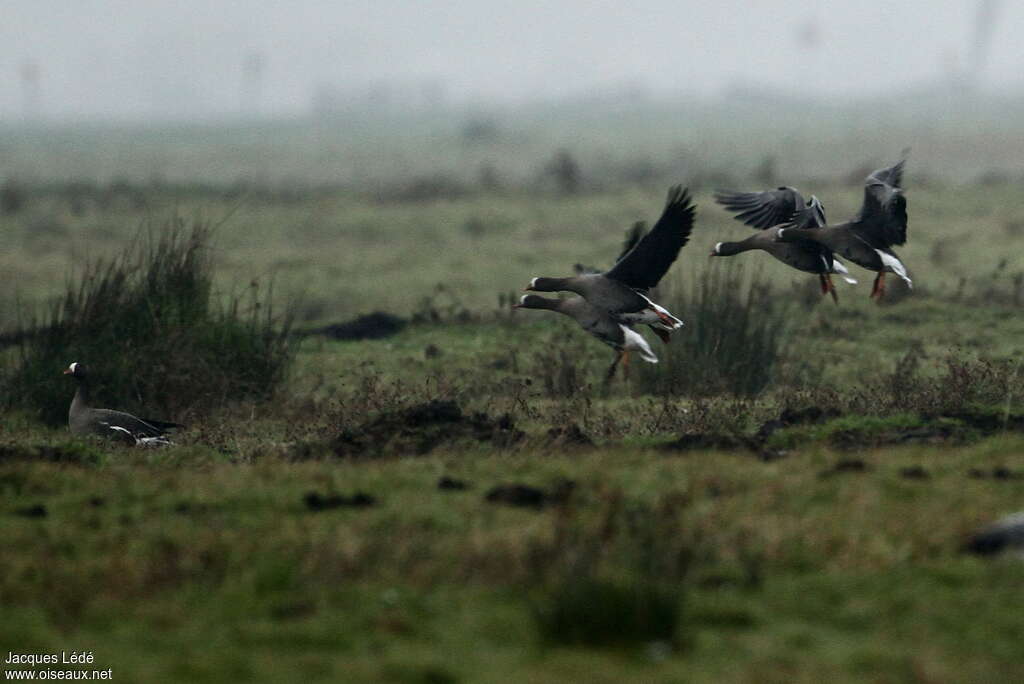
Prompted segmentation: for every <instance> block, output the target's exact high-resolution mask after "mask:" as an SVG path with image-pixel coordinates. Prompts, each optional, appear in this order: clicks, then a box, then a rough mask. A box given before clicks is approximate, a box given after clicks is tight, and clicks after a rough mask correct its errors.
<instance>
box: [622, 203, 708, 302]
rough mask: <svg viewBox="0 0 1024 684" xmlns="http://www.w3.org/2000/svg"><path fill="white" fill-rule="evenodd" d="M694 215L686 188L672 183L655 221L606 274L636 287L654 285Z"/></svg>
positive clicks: (689, 229) (685, 235)
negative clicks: (663, 206) (648, 230)
mask: <svg viewBox="0 0 1024 684" xmlns="http://www.w3.org/2000/svg"><path fill="white" fill-rule="evenodd" d="M694 215H695V208H694V206H693V202H692V201H691V199H690V193H689V191H687V190H686V189H685V188H683V187H682V186H680V185H676V186H673V187H672V188H671V189H669V191H668V201H667V202H666V204H665V210H664V211H663V212H662V214H661V218H659V219H658V222H657V223H655V224H654V227H653V228H651V230H650V232H648V233H647V234H646V235H644V236H643V237H640V238H639V239H638V240H637V241H636V243H635V244H634V245H633V246H632V247H631V248H630V249H629V250H628V251H627V252H626V253H625V254H623V255H622V256H621V257H619V260H618V261H617V262H616V263H615V265H614V266H613V267H612V268H611V269H610V270H609V271H607V272H606V273H605V276H606V277H608V278H611V279H613V280H617V281H619V282H621V283H624V284H625V285H628V286H629V287H631V288H633V289H635V290H649V289H650V288H652V287H654V286H656V285H657V284H658V281H660V280H661V278H662V276H664V275H665V273H666V272H667V271H668V269H669V267H670V266H672V263H673V262H674V261H675V260H676V257H677V256H679V250H680V249H682V248H683V245H685V244H686V243H687V242H688V241H689V239H690V233H691V232H692V231H693V220H694ZM634 228H635V227H634ZM627 242H628V240H627Z"/></svg>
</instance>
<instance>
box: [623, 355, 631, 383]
mask: <svg viewBox="0 0 1024 684" xmlns="http://www.w3.org/2000/svg"><path fill="white" fill-rule="evenodd" d="M622 377H624V378H625V379H626V380H629V351H627V350H625V349H624V350H623V351H622Z"/></svg>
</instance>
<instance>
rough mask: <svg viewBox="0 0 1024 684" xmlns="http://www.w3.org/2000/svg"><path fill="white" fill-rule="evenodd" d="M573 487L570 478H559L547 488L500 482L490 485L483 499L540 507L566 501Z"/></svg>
mask: <svg viewBox="0 0 1024 684" xmlns="http://www.w3.org/2000/svg"><path fill="white" fill-rule="evenodd" d="M575 489H576V483H575V482H573V481H572V480H561V481H559V482H556V483H555V484H554V485H553V486H552V487H551V488H550V489H547V490H545V489H541V488H539V487H533V486H531V485H526V484H521V483H512V484H501V485H497V486H495V487H492V488H491V489H490V490H489V491H488V492H487V494H485V495H484V499H485V500H486V501H489V502H491V503H500V504H505V505H507V506H518V507H520V508H534V509H541V508H543V507H545V506H552V505H561V504H564V503H566V502H567V501H568V500H569V498H570V497H571V496H572V493H573V491H574V490H575Z"/></svg>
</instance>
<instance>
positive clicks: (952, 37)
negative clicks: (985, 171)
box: [0, 0, 1024, 121]
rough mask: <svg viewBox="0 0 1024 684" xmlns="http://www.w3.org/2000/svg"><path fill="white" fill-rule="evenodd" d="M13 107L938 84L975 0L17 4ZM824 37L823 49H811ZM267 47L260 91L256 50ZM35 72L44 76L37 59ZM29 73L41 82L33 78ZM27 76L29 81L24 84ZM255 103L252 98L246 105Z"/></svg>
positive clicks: (63, 109)
mask: <svg viewBox="0 0 1024 684" xmlns="http://www.w3.org/2000/svg"><path fill="white" fill-rule="evenodd" d="M0 6H2V7H3V10H4V11H3V14H2V16H3V22H0V119H2V120H6V121H17V120H20V119H21V118H22V117H24V116H25V113H26V107H28V109H29V110H33V111H38V112H40V113H41V114H42V115H44V116H45V117H47V118H49V119H60V120H76V119H101V118H118V119H133V118H137V119H146V118H161V119H165V118H171V119H176V118H202V117H210V116H224V115H235V114H238V113H240V112H243V111H244V110H246V109H251V108H252V107H254V106H256V105H257V104H258V106H259V110H260V111H259V113H261V114H266V115H288V114H302V113H304V112H306V111H308V110H309V107H310V101H311V97H312V95H313V93H314V91H315V90H316V88H317V87H318V86H319V85H322V84H330V85H333V86H336V87H339V88H350V87H351V88H365V87H366V86H367V85H368V84H373V83H378V82H384V81H397V82H401V83H406V84H410V85H416V86H417V87H418V86H419V85H420V84H424V83H435V84H439V87H440V88H441V90H442V91H443V93H444V98H445V99H446V101H449V102H452V103H465V102H479V101H496V102H516V101H522V100H531V99H544V98H552V97H563V96H568V95H575V94H580V93H582V92H585V91H588V90H591V89H602V88H614V87H623V86H625V85H627V84H639V85H641V86H643V87H645V88H647V89H649V90H650V91H652V92H653V93H655V94H658V95H667V96H679V95H682V94H686V93H694V94H700V95H714V94H716V93H719V92H721V91H722V90H723V89H726V88H728V87H730V86H733V85H735V84H738V83H743V84H748V85H756V86H759V87H780V88H785V89H787V90H790V91H795V92H809V93H818V94H821V95H825V96H829V95H832V96H834V95H838V94H863V93H877V92H884V91H887V90H890V89H893V88H896V87H900V86H912V85H915V84H924V83H927V82H934V81H937V80H939V79H941V78H943V77H945V76H946V75H948V74H949V73H950V72H951V71H952V70H954V69H956V68H958V67H959V66H963V65H964V64H966V63H969V61H970V53H971V49H972V41H973V32H974V24H975V22H974V17H975V14H976V11H977V6H978V0H946V1H940V0H901V1H898V2H890V1H884V2H883V1H877V2H857V3H853V2H839V1H825V2H823V1H821V0H787V1H786V2H768V1H764V2H761V1H758V0H752V1H748V2H741V1H740V0H718V1H717V2H706V1H701V2H686V1H684V0H646V1H645V0H637V1H634V2H612V1H607V0H605V1H598V0H594V1H590V2H587V1H585V0H552V1H549V2H541V1H540V0H516V1H515V2H508V1H506V0H502V1H501V2H488V1H487V0H435V1H430V0H374V1H365V2H355V1H351V0H347V1H346V0H341V1H338V0H334V1H326V0H289V1H260V0H251V1H249V2H243V1H218V0H174V1H165V0H158V1H155V2H154V1H145V0H22V1H14V0H8V1H7V2H4V3H3V4H2V5H0ZM997 17H998V20H997V24H996V25H995V27H994V32H993V37H992V41H991V51H990V53H989V55H988V58H987V60H986V68H985V71H984V72H983V82H984V83H985V85H986V86H987V87H989V88H991V89H996V90H998V89H1010V88H1012V89H1018V88H1021V87H1024V76H1022V75H1021V67H1022V66H1024V63H1022V62H1024V52H1022V51H1021V50H1020V49H1019V48H1017V47H1016V44H1017V43H1018V40H1019V39H1018V38H1016V37H1015V34H1018V33H1019V29H1021V28H1024V3H1020V2H1006V1H1003V2H1001V3H999V5H998V12H997ZM808 43H811V44H808ZM253 54H258V55H261V56H262V58H263V59H264V60H265V62H264V63H265V68H264V70H263V75H264V77H263V81H262V89H261V90H260V91H259V92H258V93H256V92H255V90H254V86H252V84H250V85H249V86H248V89H246V86H244V85H243V77H242V73H243V67H242V65H243V62H244V60H245V59H246V58H247V56H250V55H253ZM26 65H34V68H35V69H37V72H38V81H37V87H34V86H33V85H32V77H31V67H29V68H28V70H26V69H27V68H26ZM26 74H28V78H26ZM26 83H28V88H27V89H26ZM245 113H247V114H252V113H253V112H252V111H248V112H245Z"/></svg>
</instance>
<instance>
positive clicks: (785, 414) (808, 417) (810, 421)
mask: <svg viewBox="0 0 1024 684" xmlns="http://www.w3.org/2000/svg"><path fill="white" fill-rule="evenodd" d="M840 415H841V413H840V412H839V409H835V408H831V407H828V408H821V407H820V406H808V407H806V408H802V409H794V408H788V407H787V408H785V409H783V410H782V413H780V414H779V417H778V418H772V419H770V420H766V421H765V422H764V423H762V424H761V427H759V428H758V429H757V432H755V433H754V440H755V441H756V442H757V443H758V444H764V443H765V442H767V441H768V438H769V437H771V436H772V434H774V433H775V432H776V431H777V430H781V429H783V428H788V427H793V426H794V425H819V424H821V423H824V422H826V421H829V420H833V419H835V418H838V417H839V416H840Z"/></svg>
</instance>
